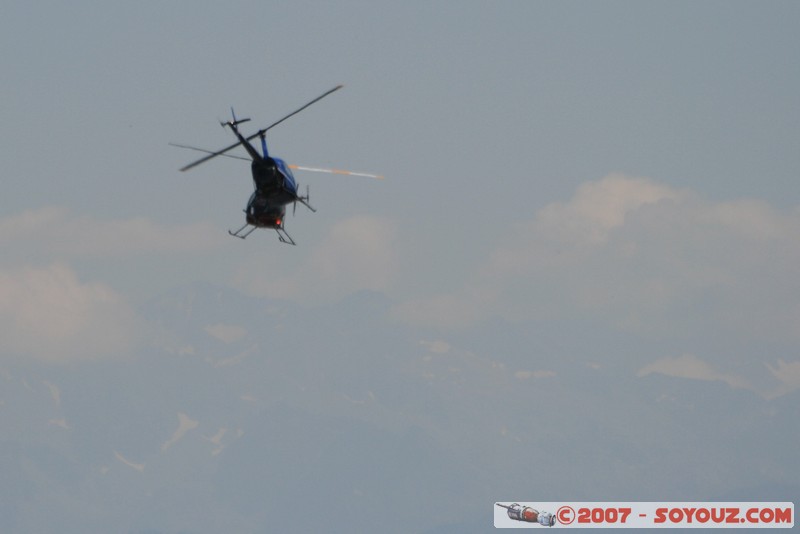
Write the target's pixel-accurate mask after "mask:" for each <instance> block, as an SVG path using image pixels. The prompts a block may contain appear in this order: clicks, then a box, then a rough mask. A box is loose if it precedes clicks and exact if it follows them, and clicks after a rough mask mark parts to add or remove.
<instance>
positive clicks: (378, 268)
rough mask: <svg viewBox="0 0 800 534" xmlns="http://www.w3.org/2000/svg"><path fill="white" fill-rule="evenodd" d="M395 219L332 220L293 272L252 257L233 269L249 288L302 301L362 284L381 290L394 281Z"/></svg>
mask: <svg viewBox="0 0 800 534" xmlns="http://www.w3.org/2000/svg"><path fill="white" fill-rule="evenodd" d="M394 239H395V225H394V223H393V222H392V221H390V220H388V219H385V218H381V217H373V216H355V217H350V218H348V219H345V220H343V221H339V222H337V223H336V224H334V225H333V226H332V227H331V228H330V230H329V231H328V234H327V235H326V236H325V238H324V239H323V241H322V242H321V243H320V244H319V245H317V246H316V247H314V248H313V249H312V250H311V251H310V252H309V253H308V255H307V256H306V257H305V258H304V259H303V260H301V263H300V265H298V266H297V268H295V269H294V270H293V271H292V272H291V273H280V274H279V273H276V271H275V269H265V266H264V264H263V263H260V262H256V263H254V264H251V265H248V266H246V267H244V268H243V269H242V270H240V272H239V273H238V274H237V275H236V284H237V285H239V286H240V287H241V288H242V289H244V290H245V291H247V292H252V293H255V294H259V295H263V296H269V297H274V298H289V299H296V300H300V301H303V300H305V299H308V298H311V299H313V300H314V301H315V302H319V301H320V300H321V299H335V298H340V297H342V296H344V295H347V294H349V293H352V292H354V291H358V290H362V289H371V290H385V289H386V288H387V287H389V286H390V285H391V283H392V280H393V277H394V272H395V265H396V256H395V250H394Z"/></svg>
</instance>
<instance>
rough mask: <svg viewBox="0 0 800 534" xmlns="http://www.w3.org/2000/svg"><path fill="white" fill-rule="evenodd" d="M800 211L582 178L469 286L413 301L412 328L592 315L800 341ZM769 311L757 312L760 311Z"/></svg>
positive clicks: (653, 327)
mask: <svg viewBox="0 0 800 534" xmlns="http://www.w3.org/2000/svg"><path fill="white" fill-rule="evenodd" d="M798 265H800V210H794V211H783V210H779V209H776V208H774V207H772V206H770V205H769V204H767V203H765V202H762V201H759V200H751V199H744V200H739V201H732V202H709V201H706V200H704V199H702V198H700V197H699V195H697V194H695V193H693V192H692V191H689V190H679V189H676V188H672V187H670V186H668V185H664V184H660V183H658V182H655V181H653V180H650V179H647V178H630V177H625V176H621V175H612V176H608V177H606V178H603V179H602V180H599V181H596V182H590V183H586V184H584V185H582V186H581V187H580V188H579V189H578V190H577V191H576V193H575V195H574V196H573V197H572V198H571V199H570V200H568V201H567V202H563V203H561V202H559V203H553V204H550V205H548V206H546V207H544V208H543V209H541V210H540V211H539V212H538V213H536V214H535V216H534V217H533V219H532V220H531V221H529V222H527V223H524V224H521V225H519V226H518V227H517V228H516V229H512V230H511V231H510V232H509V235H508V238H507V240H506V242H505V243H504V244H502V245H500V246H498V247H497V248H496V249H495V250H494V252H493V253H492V254H491V255H490V257H489V258H488V259H487V261H486V262H485V264H484V265H483V266H482V268H480V269H478V270H476V272H475V273H474V274H473V276H472V277H471V278H470V283H469V285H468V286H465V287H463V288H461V289H460V290H457V291H454V292H451V293H443V294H439V295H434V296H422V297H416V296H412V297H409V298H408V299H406V300H405V301H404V302H402V303H401V304H400V305H398V306H397V307H396V310H395V311H396V312H397V316H398V317H399V318H401V319H402V320H404V321H407V322H410V323H425V324H431V325H434V326H442V327H467V326H470V325H471V324H474V323H475V322H477V321H481V320H483V319H485V318H487V317H489V316H492V315H499V316H504V317H506V318H509V319H512V320H530V319H539V318H547V319H551V320H552V319H560V318H564V319H565V320H568V319H570V318H574V317H576V316H582V317H591V318H593V320H594V319H596V320H599V321H601V322H603V323H605V324H607V325H609V326H611V327H612V328H615V329H625V330H629V331H636V332H648V333H653V332H662V333H664V334H665V335H670V334H671V333H673V332H675V331H676V329H686V330H687V331H689V330H695V331H706V332H709V331H714V332H718V335H729V336H737V335H742V336H743V335H748V336H751V337H752V338H760V339H773V338H777V339H782V340H789V341H790V342H793V343H794V342H796V341H797V340H798V339H800V303H798V302H797V298H796V295H798V294H800V271H798ZM755 310H758V311H757V313H755V312H754V311H755Z"/></svg>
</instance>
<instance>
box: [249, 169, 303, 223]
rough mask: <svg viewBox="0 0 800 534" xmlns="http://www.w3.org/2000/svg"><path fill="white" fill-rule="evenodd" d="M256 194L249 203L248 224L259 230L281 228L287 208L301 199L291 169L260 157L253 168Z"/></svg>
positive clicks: (254, 193)
mask: <svg viewBox="0 0 800 534" xmlns="http://www.w3.org/2000/svg"><path fill="white" fill-rule="evenodd" d="M251 170H252V173H253V186H254V187H255V191H254V192H253V194H252V195H251V196H250V200H249V201H248V202H247V209H246V210H245V213H246V215H247V222H248V224H251V225H253V226H255V227H258V228H282V225H283V219H284V216H285V215H286V205H287V204H291V203H293V202H296V201H297V199H298V194H297V182H296V181H295V179H294V175H293V174H292V171H291V169H289V167H288V166H287V165H286V163H285V162H284V161H283V160H282V159H279V158H271V157H261V158H259V159H257V160H253V163H252V165H251Z"/></svg>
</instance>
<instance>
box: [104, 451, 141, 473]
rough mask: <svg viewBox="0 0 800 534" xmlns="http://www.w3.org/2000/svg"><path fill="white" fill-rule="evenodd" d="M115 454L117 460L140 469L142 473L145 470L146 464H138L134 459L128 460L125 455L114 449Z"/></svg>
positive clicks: (132, 467)
mask: <svg viewBox="0 0 800 534" xmlns="http://www.w3.org/2000/svg"><path fill="white" fill-rule="evenodd" d="M114 456H115V457H116V458H117V460H119V461H120V462H122V463H123V464H125V465H127V466H128V467H130V468H131V469H135V470H137V471H139V472H140V473H141V472H143V471H144V468H145V464H137V463H135V462H132V461H130V460H128V459H127V458H125V457H124V456H122V455H121V454H120V453H118V452H117V451H114ZM103 474H105V473H103Z"/></svg>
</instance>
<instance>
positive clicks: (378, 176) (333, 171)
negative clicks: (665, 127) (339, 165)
mask: <svg viewBox="0 0 800 534" xmlns="http://www.w3.org/2000/svg"><path fill="white" fill-rule="evenodd" d="M289 168H290V169H294V170H297V171H309V172H326V173H328V174H344V175H346V176H363V177H365V178H376V179H378V180H383V175H381V174H369V173H366V172H353V171H342V170H339V169H320V168H319V167H301V166H299V165H289Z"/></svg>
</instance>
